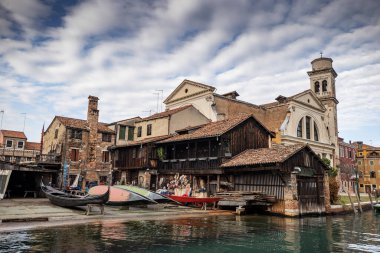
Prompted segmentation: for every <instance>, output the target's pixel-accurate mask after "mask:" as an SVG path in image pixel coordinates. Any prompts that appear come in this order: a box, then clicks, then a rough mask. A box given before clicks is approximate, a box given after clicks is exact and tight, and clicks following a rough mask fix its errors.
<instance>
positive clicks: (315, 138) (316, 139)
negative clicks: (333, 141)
mask: <svg viewBox="0 0 380 253" xmlns="http://www.w3.org/2000/svg"><path fill="white" fill-rule="evenodd" d="M314 140H315V141H319V136H318V127H317V124H316V123H315V122H314Z"/></svg>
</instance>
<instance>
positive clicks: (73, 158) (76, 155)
mask: <svg viewBox="0 0 380 253" xmlns="http://www.w3.org/2000/svg"><path fill="white" fill-rule="evenodd" d="M70 160H71V161H72V162H77V161H79V149H77V148H72V149H71V153H70Z"/></svg>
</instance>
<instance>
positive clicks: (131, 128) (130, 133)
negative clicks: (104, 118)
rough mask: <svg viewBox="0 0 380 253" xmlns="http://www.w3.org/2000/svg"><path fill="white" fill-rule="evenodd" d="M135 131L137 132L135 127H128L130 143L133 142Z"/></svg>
mask: <svg viewBox="0 0 380 253" xmlns="http://www.w3.org/2000/svg"><path fill="white" fill-rule="evenodd" d="M134 131H135V129H134V127H128V141H133V132H134Z"/></svg>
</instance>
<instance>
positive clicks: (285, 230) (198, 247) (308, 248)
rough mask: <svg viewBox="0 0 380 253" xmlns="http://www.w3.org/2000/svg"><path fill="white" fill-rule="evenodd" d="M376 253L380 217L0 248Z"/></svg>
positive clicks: (190, 222) (230, 220)
mask: <svg viewBox="0 0 380 253" xmlns="http://www.w3.org/2000/svg"><path fill="white" fill-rule="evenodd" d="M16 251H19V252H24V251H27V252H218V253H220V252H234V253H236V252H260V253H262V252H380V216H379V215H376V214H374V213H373V212H366V213H364V214H363V215H361V216H338V217H337V216H336V217H307V218H302V219H293V218H283V217H274V216H256V215H252V216H244V217H234V216H223V217H207V218H186V219H183V218H182V219H169V220H159V221H130V222H126V223H116V222H108V221H107V222H103V223H99V224H86V225H76V226H62V227H51V228H47V229H43V230H42V229H41V230H29V231H18V232H8V233H1V234H0V252H16Z"/></svg>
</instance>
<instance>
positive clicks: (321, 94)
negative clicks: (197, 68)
mask: <svg viewBox="0 0 380 253" xmlns="http://www.w3.org/2000/svg"><path fill="white" fill-rule="evenodd" d="M332 62H333V60H332V59H331V58H325V57H321V58H317V59H315V60H313V61H312V62H311V66H312V70H311V71H309V72H308V75H309V79H310V80H309V83H310V84H309V87H310V88H309V89H308V90H305V91H303V92H300V93H298V94H295V95H293V96H289V97H285V96H281V95H280V96H278V97H277V98H276V100H275V102H272V103H267V104H263V105H256V104H252V103H249V102H246V101H242V100H238V99H237V97H238V96H239V94H238V93H237V92H236V91H232V92H229V93H226V94H217V93H216V92H215V90H216V88H215V87H213V86H209V85H205V84H202V83H198V82H194V81H190V80H184V81H183V82H182V83H181V84H180V85H179V86H178V87H177V88H176V89H175V90H174V91H173V92H172V93H171V94H170V95H169V96H168V97H167V99H166V100H165V101H164V103H165V105H166V109H169V110H171V109H174V108H178V107H182V106H185V105H192V106H194V107H195V108H196V109H197V110H198V111H200V112H201V113H202V114H203V115H205V116H206V117H207V118H209V119H210V120H211V121H219V120H224V119H228V118H229V117H232V116H234V115H236V114H239V113H249V114H253V115H254V116H255V118H257V119H258V120H259V121H260V122H261V123H262V124H263V125H265V126H266V127H267V128H268V129H269V130H271V131H272V132H273V133H275V136H276V137H275V138H273V139H272V141H273V142H274V143H281V144H285V145H292V144H297V143H304V144H305V143H306V144H308V145H309V146H310V147H311V148H312V150H313V151H314V152H315V153H317V154H318V155H319V156H320V157H325V158H327V159H329V160H330V161H331V165H333V166H338V165H339V147H338V124H337V104H338V100H337V99H336V91H335V78H336V77H337V73H336V72H335V70H334V68H333V66H332Z"/></svg>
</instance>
